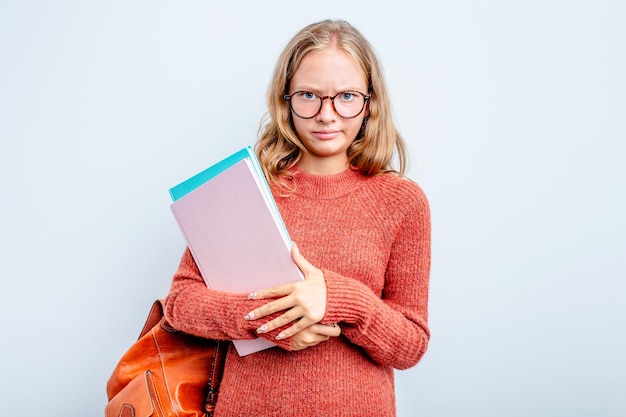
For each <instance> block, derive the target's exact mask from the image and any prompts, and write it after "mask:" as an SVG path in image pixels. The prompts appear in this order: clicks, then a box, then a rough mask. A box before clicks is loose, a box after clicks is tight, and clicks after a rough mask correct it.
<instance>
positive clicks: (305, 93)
mask: <svg viewBox="0 0 626 417" xmlns="http://www.w3.org/2000/svg"><path fill="white" fill-rule="evenodd" d="M298 95H299V96H300V98H302V99H303V100H315V99H317V96H316V95H315V93H311V92H310V91H301V92H300V93H299V94H298Z"/></svg>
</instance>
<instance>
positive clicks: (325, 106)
mask: <svg viewBox="0 0 626 417" xmlns="http://www.w3.org/2000/svg"><path fill="white" fill-rule="evenodd" d="M336 117H337V113H336V112H335V107H334V106H333V100H332V97H329V96H326V97H322V108H320V111H319V113H317V119H318V120H319V121H321V122H329V121H333V120H335V118H336Z"/></svg>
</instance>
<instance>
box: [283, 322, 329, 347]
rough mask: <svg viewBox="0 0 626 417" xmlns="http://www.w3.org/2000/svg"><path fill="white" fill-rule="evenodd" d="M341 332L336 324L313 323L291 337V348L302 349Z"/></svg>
mask: <svg viewBox="0 0 626 417" xmlns="http://www.w3.org/2000/svg"><path fill="white" fill-rule="evenodd" d="M340 334H341V328H340V327H339V325H338V324H334V325H332V326H326V325H325V324H314V325H312V326H311V327H307V328H306V329H304V330H300V331H299V332H298V333H296V334H295V335H293V336H292V337H291V349H292V350H293V351H298V350H303V349H306V348H310V347H313V346H315V345H318V344H320V343H322V342H325V341H327V340H328V339H330V338H331V337H337V336H339V335H340Z"/></svg>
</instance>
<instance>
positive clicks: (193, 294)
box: [165, 248, 291, 350]
mask: <svg viewBox="0 0 626 417" xmlns="http://www.w3.org/2000/svg"><path fill="white" fill-rule="evenodd" d="M266 302H267V300H249V299H248V297H247V294H233V293H227V292H220V291H215V290H212V289H210V288H208V287H207V286H206V284H205V282H204V280H203V278H202V275H201V274H200V270H199V269H198V266H197V265H196V263H195V261H194V259H193V256H192V255H191V251H190V250H189V248H187V249H186V250H185V252H184V253H183V256H182V259H181V261H180V265H179V267H178V270H177V271H176V273H175V274H174V277H173V279H172V285H171V287H170V291H169V293H168V294H167V297H166V298H165V318H166V319H167V321H168V322H169V323H170V324H171V325H172V326H173V327H174V328H176V329H178V330H180V331H182V332H185V333H189V334H193V335H196V336H200V337H205V338H211V339H218V340H242V339H255V338H257V337H259V336H261V337H263V338H266V339H268V340H270V341H272V342H273V343H275V344H276V345H278V346H280V347H281V348H283V349H286V350H291V345H290V341H289V340H288V339H287V340H275V337H276V335H278V333H280V331H281V330H282V329H276V330H274V331H273V332H268V333H264V334H261V335H258V334H257V333H256V329H257V328H258V327H259V326H261V324H263V323H264V322H266V321H268V320H270V319H271V318H272V317H269V318H264V319H262V320H250V321H248V320H245V319H244V316H245V315H246V314H247V313H248V312H250V311H252V310H254V309H255V308H258V307H260V306H261V305H263V304H264V303H266Z"/></svg>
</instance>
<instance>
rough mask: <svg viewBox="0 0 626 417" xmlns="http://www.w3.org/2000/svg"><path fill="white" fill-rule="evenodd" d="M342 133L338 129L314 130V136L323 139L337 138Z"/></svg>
mask: <svg viewBox="0 0 626 417" xmlns="http://www.w3.org/2000/svg"><path fill="white" fill-rule="evenodd" d="M340 133H341V132H340V131H338V130H316V131H314V132H313V136H315V137H316V138H318V139H321V140H329V139H334V138H336V137H337V136H339V134H340Z"/></svg>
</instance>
